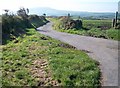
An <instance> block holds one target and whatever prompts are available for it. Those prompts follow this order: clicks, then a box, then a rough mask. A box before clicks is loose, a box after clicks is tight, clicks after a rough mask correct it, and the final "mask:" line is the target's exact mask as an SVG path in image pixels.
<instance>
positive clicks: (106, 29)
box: [50, 19, 120, 40]
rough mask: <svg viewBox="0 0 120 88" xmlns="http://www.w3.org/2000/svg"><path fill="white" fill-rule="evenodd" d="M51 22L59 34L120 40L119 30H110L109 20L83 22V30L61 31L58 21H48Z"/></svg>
mask: <svg viewBox="0 0 120 88" xmlns="http://www.w3.org/2000/svg"><path fill="white" fill-rule="evenodd" d="M50 20H51V21H53V23H54V25H53V28H54V29H55V30H58V31H61V32H67V33H71V34H78V35H84V36H92V37H97V38H104V39H113V40H120V38H119V34H120V30H118V29H114V28H111V20H83V29H68V30H65V29H61V28H59V26H60V25H61V23H60V21H59V19H50Z"/></svg>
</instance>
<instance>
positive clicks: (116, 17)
mask: <svg viewBox="0 0 120 88" xmlns="http://www.w3.org/2000/svg"><path fill="white" fill-rule="evenodd" d="M117 20H118V12H116V14H115V27H117Z"/></svg>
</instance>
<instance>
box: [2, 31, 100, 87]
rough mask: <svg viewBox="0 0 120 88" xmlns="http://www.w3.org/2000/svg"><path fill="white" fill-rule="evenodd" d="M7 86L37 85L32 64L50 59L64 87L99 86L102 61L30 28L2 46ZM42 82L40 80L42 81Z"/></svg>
mask: <svg viewBox="0 0 120 88" xmlns="http://www.w3.org/2000/svg"><path fill="white" fill-rule="evenodd" d="M1 47H2V48H3V57H2V66H1V68H2V69H1V70H2V83H3V86H16V85H17V86H23V85H24V86H26V85H27V86H36V85H37V84H38V80H37V77H35V78H34V77H33V74H32V73H31V70H30V68H31V66H32V65H33V64H32V62H33V61H35V60H40V59H47V60H48V62H49V67H50V69H51V72H52V77H53V79H55V80H57V81H58V82H59V84H60V85H62V86H96V87H97V86H99V85H100V82H99V78H100V70H99V67H98V62H96V61H95V60H93V59H91V58H90V57H88V55H87V54H85V52H83V51H79V50H76V49H74V48H72V46H69V45H67V44H65V43H62V42H60V41H57V40H54V39H52V38H49V37H46V36H44V35H41V34H39V33H38V32H36V31H35V30H34V29H27V34H24V35H22V36H20V37H18V38H16V39H15V40H14V41H9V43H8V44H6V45H3V46H1ZM39 81H40V80H39Z"/></svg>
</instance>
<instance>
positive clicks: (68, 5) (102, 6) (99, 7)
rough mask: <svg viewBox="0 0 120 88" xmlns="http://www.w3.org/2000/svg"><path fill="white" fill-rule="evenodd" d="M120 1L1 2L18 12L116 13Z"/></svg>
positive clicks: (2, 4)
mask: <svg viewBox="0 0 120 88" xmlns="http://www.w3.org/2000/svg"><path fill="white" fill-rule="evenodd" d="M118 1H120V0H0V13H1V11H3V9H9V10H13V11H14V10H18V9H19V8H20V7H25V8H36V7H50V8H53V9H58V10H72V11H89V12H115V11H117V10H118Z"/></svg>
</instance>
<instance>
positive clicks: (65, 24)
mask: <svg viewBox="0 0 120 88" xmlns="http://www.w3.org/2000/svg"><path fill="white" fill-rule="evenodd" d="M59 28H61V29H72V28H76V29H78V28H82V21H81V20H73V19H71V18H70V17H68V16H63V17H60V24H59Z"/></svg>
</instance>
